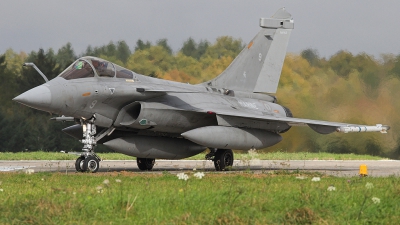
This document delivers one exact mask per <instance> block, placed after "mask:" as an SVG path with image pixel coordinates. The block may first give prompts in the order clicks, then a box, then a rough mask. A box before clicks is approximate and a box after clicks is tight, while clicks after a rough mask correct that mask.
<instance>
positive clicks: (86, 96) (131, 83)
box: [13, 8, 389, 172]
mask: <svg viewBox="0 0 400 225" xmlns="http://www.w3.org/2000/svg"><path fill="white" fill-rule="evenodd" d="M259 24H260V27H261V30H260V31H259V32H258V34H256V36H255V37H254V38H253V39H252V40H251V41H250V43H249V44H248V45H246V46H245V47H244V49H243V50H242V51H241V52H240V54H239V55H238V56H237V57H236V58H235V59H234V61H233V62H232V63H231V64H230V65H229V66H228V68H227V69H226V70H225V71H223V72H222V73H221V74H220V75H219V76H217V77H216V78H214V79H212V80H210V81H207V82H204V83H201V84H196V85H191V84H185V83H179V82H173V81H167V80H161V79H157V78H152V77H148V76H144V75H139V74H137V73H135V72H133V71H130V70H128V69H125V68H123V67H121V66H118V65H116V64H114V63H112V62H109V61H106V60H103V59H100V58H96V57H91V56H86V57H82V58H79V59H78V60H76V61H75V62H74V63H73V64H72V65H70V66H69V67H68V68H67V69H65V70H64V71H63V72H62V73H61V74H60V75H59V76H57V77H56V78H54V79H52V80H50V81H48V79H47V78H46V76H45V75H44V74H43V73H41V72H40V70H39V69H38V68H37V67H36V66H35V65H34V64H33V63H25V64H24V65H25V66H33V67H34V68H35V69H36V70H37V71H38V72H39V73H40V74H41V75H42V77H43V78H44V79H45V81H46V83H44V84H42V85H40V86H38V87H35V88H33V89H31V90H28V91H26V92H25V93H23V94H21V95H19V96H17V97H15V98H14V99H13V100H15V101H17V102H19V103H22V104H24V105H27V106H29V107H32V108H35V109H38V110H42V111H47V112H50V113H55V114H58V115H62V116H60V117H55V118H53V119H55V120H58V121H76V122H77V124H76V125H73V126H70V127H67V128H65V129H63V131H64V132H65V133H67V134H69V135H71V136H73V137H75V138H77V139H80V141H81V142H82V143H83V149H82V153H80V156H79V158H78V159H77V160H76V163H75V168H76V170H77V171H81V172H83V171H88V172H96V171H97V170H98V169H99V167H100V164H99V161H100V158H99V157H98V156H97V155H96V154H95V152H94V148H95V146H96V145H97V144H103V145H105V146H107V147H109V148H111V149H113V150H114V151H116V152H120V153H123V154H126V155H130V156H134V157H137V165H138V167H139V169H141V170H151V169H152V168H153V166H154V163H155V159H182V158H186V157H190V156H193V155H196V154H199V153H201V152H203V151H204V150H206V149H207V148H208V149H209V150H210V152H209V153H208V154H207V155H206V159H208V160H213V161H214V165H215V168H216V170H225V169H228V168H229V167H231V166H232V165H233V159H234V157H233V152H232V149H237V150H249V149H262V148H266V147H269V146H272V145H275V144H277V143H278V142H280V141H281V140H282V137H281V136H280V133H284V132H286V131H288V130H289V129H290V128H291V127H292V126H308V127H310V128H311V129H313V130H314V131H316V132H318V133H321V134H329V133H332V132H335V131H337V132H343V133H348V132H371V131H377V132H381V133H386V131H387V130H388V129H389V126H386V125H381V124H377V125H375V126H367V125H355V124H347V123H337V122H327V121H318V120H310V119H300V118H294V117H293V116H292V112H291V111H290V110H289V109H288V108H286V107H284V106H282V105H279V104H277V99H276V98H275V97H274V96H273V95H272V94H273V93H276V90H277V87H278V83H279V78H280V75H281V70H282V66H283V62H284V59H285V55H286V48H287V44H288V41H289V36H290V34H291V32H292V30H293V28H294V21H293V19H292V17H291V15H290V14H289V13H288V12H287V11H286V10H285V8H281V9H279V10H278V11H277V12H276V13H275V14H274V15H273V16H272V17H271V18H261V19H260V21H259Z"/></svg>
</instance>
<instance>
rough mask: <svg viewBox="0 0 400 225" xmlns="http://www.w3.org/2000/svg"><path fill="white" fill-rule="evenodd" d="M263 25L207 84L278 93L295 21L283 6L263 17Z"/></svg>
mask: <svg viewBox="0 0 400 225" xmlns="http://www.w3.org/2000/svg"><path fill="white" fill-rule="evenodd" d="M260 27H261V31H260V32H259V33H258V34H257V35H256V36H255V37H254V38H253V40H252V41H251V42H250V43H249V44H248V45H247V46H246V47H245V48H244V49H243V50H242V51H241V52H240V54H239V55H238V56H237V57H236V58H235V59H234V60H233V62H232V63H231V64H230V65H229V66H228V68H227V69H226V70H225V71H223V72H222V73H221V74H220V75H219V76H217V77H216V78H214V79H213V80H210V81H208V82H206V83H204V84H205V85H207V86H211V87H217V88H225V89H229V90H235V91H243V92H265V93H275V92H276V89H277V87H278V83H279V78H280V76H281V71H282V66H283V61H284V60H285V55H286V48H287V45H288V42H289V36H290V33H291V31H292V29H293V28H294V22H293V20H292V18H291V15H290V13H288V12H286V10H285V8H281V9H279V10H278V11H277V12H276V13H275V14H274V15H273V16H272V17H271V18H261V19H260Z"/></svg>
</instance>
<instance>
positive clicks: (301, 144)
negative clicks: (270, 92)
mask: <svg viewBox="0 0 400 225" xmlns="http://www.w3.org/2000/svg"><path fill="white" fill-rule="evenodd" d="M244 46H245V43H244V42H243V41H242V40H240V39H235V38H232V37H228V36H222V37H219V38H217V40H216V41H215V42H214V43H210V42H208V41H207V40H201V41H198V42H196V41H195V40H194V39H192V38H189V39H187V40H186V41H185V42H184V43H183V44H182V47H181V48H180V49H179V51H177V52H174V51H173V50H172V48H171V47H170V46H169V44H168V40H167V39H160V40H158V41H157V42H156V43H151V42H149V41H143V40H140V39H139V40H138V41H137V42H136V45H135V46H134V47H133V48H132V50H131V48H130V47H129V46H128V45H127V44H126V42H125V41H118V42H110V43H108V44H106V45H103V46H99V47H93V46H88V47H87V48H86V50H85V51H84V52H83V53H81V54H80V55H77V54H76V53H75V51H74V49H73V47H72V45H71V44H70V43H67V44H66V45H64V46H62V47H61V48H59V49H58V50H57V51H55V50H54V49H51V48H50V49H47V50H44V49H39V50H38V51H37V52H35V51H32V52H30V53H25V52H20V53H17V52H15V51H13V50H12V49H8V50H7V51H6V52H4V53H3V54H2V55H0V78H1V82H0V87H1V90H2V93H1V95H0V103H1V108H0V151H2V152H5V151H9V152H19V151H35V150H45V151H60V150H68V151H70V150H74V151H79V149H81V147H82V146H81V144H80V143H79V142H78V141H77V140H74V139H72V138H70V137H68V136H67V135H66V134H64V133H63V132H61V129H62V128H64V127H67V126H70V125H72V124H70V123H68V122H66V123H59V122H53V121H50V120H49V119H50V118H51V117H52V116H55V115H49V114H48V113H44V112H41V111H38V110H34V109H30V108H28V107H25V106H22V105H20V104H18V103H16V102H13V101H12V100H11V99H12V98H14V97H15V96H17V95H19V94H21V93H23V92H24V91H27V90H29V89H31V88H33V87H35V86H38V85H40V84H42V83H43V79H42V78H41V77H40V76H39V75H38V74H37V72H36V71H35V70H33V69H32V68H24V67H22V64H23V63H24V62H34V63H35V64H36V65H37V66H38V67H39V68H40V69H41V70H42V71H43V73H44V74H46V76H47V77H48V78H49V79H51V78H54V77H56V76H57V75H58V74H59V73H61V72H62V71H63V70H64V69H65V68H66V67H67V66H68V65H69V64H71V63H72V62H73V61H75V60H76V59H77V58H79V57H80V56H83V55H91V56H96V57H100V58H104V59H106V60H109V61H111V62H113V63H116V64H118V65H121V66H124V67H126V68H128V69H130V70H133V71H135V72H136V73H139V74H144V75H148V76H152V77H158V78H162V79H168V80H174V81H178V82H185V83H186V82H188V83H191V84H196V83H200V82H203V81H206V80H209V79H212V78H214V77H215V76H217V75H218V74H220V73H221V72H222V71H223V70H224V69H225V68H226V67H227V66H228V65H229V64H230V63H231V62H232V60H233V59H234V58H235V57H236V56H237V54H239V52H240V51H241V50H242V49H243V48H244ZM399 85H400V55H397V56H396V55H392V54H382V55H381V56H380V57H379V58H378V59H377V58H375V57H374V56H372V55H368V54H366V53H360V54H357V55H353V54H352V53H350V52H347V51H345V50H341V51H338V52H337V53H336V54H334V55H332V56H331V57H329V58H323V57H320V56H319V54H318V51H317V50H315V49H305V50H304V51H302V52H301V53H300V54H293V53H288V54H287V56H286V58H285V63H284V65H283V69H282V75H281V80H280V83H279V88H278V91H277V93H276V96H277V98H278V101H279V102H278V103H279V104H282V105H284V106H286V107H288V108H290V109H291V111H292V112H293V114H294V117H300V118H309V119H319V120H330V121H337V122H347V123H355V124H371V125H375V124H377V123H384V124H388V125H390V126H391V128H392V129H391V130H390V131H389V132H388V134H386V135H380V134H377V133H368V134H358V133H352V134H339V133H334V134H330V135H321V134H317V133H315V132H314V131H312V130H311V129H309V128H301V127H300V128H299V127H294V128H292V129H291V130H290V131H289V132H287V133H285V134H283V137H284V140H283V141H282V142H281V143H279V144H278V145H276V146H273V147H270V148H268V149H265V151H277V150H280V151H288V152H295V151H310V152H315V151H326V152H334V153H356V154H371V155H381V156H387V157H391V158H398V157H399V155H400V131H399V129H398V128H399V126H400V117H399V116H398V115H397V112H398V111H399V110H400V101H399V100H398V99H397V96H400V93H399V92H400V89H399V88H398V87H399ZM99 150H100V151H107V149H106V148H99Z"/></svg>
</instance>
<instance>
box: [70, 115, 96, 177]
mask: <svg viewBox="0 0 400 225" xmlns="http://www.w3.org/2000/svg"><path fill="white" fill-rule="evenodd" d="M95 119H96V118H95V117H92V118H91V119H89V120H84V119H81V124H82V129H83V139H82V140H81V142H82V143H83V148H82V151H83V153H82V154H81V156H79V158H77V159H76V161H75V169H76V171H78V172H90V173H95V172H97V170H99V167H100V161H101V159H100V158H99V157H98V156H97V155H96V154H95V153H94V151H93V150H94V147H95V146H96V142H97V141H96V137H95V136H94V135H95V134H96V125H94V121H95Z"/></svg>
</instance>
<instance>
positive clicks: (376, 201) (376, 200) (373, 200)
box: [372, 197, 381, 204]
mask: <svg viewBox="0 0 400 225" xmlns="http://www.w3.org/2000/svg"><path fill="white" fill-rule="evenodd" d="M372 202H373V203H374V204H379V203H381V199H380V198H377V197H372Z"/></svg>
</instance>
